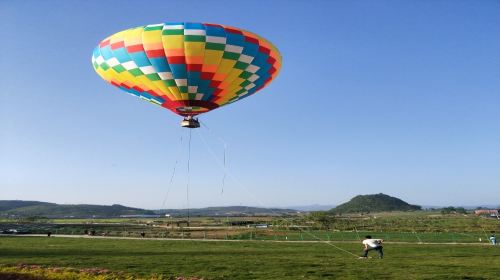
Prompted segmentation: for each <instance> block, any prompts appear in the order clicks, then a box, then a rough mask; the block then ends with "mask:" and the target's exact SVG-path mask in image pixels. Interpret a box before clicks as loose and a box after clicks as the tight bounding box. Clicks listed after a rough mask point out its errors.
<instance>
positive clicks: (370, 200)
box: [330, 193, 422, 213]
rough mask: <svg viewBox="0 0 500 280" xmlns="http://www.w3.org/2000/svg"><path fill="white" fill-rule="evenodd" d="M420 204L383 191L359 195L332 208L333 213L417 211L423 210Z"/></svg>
mask: <svg viewBox="0 0 500 280" xmlns="http://www.w3.org/2000/svg"><path fill="white" fill-rule="evenodd" d="M421 209H422V207H420V206H418V205H411V204H408V203H406V202H404V201H403V200H401V199H399V198H397V197H392V196H389V195H386V194H383V193H379V194H369V195H358V196H355V197H353V198H352V199H351V200H350V201H349V202H346V203H343V204H340V205H339V206H337V207H335V208H333V209H331V210H330V212H333V213H367V212H387V211H415V210H421Z"/></svg>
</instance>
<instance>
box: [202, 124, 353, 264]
mask: <svg viewBox="0 0 500 280" xmlns="http://www.w3.org/2000/svg"><path fill="white" fill-rule="evenodd" d="M204 126H205V127H206V125H204ZM207 128H208V127H207ZM196 132H197V133H198V136H199V137H200V139H201V141H202V142H203V144H204V146H205V147H206V148H207V150H208V151H209V152H210V154H211V155H212V157H213V158H214V159H215V161H216V162H217V163H218V164H219V167H221V168H222V169H224V172H225V173H226V174H227V175H228V176H229V178H231V179H232V180H233V181H234V182H235V183H236V184H238V185H240V187H242V188H243V189H244V190H245V191H246V192H247V193H248V194H249V195H250V196H251V197H253V199H254V200H255V201H256V202H257V203H258V204H260V206H261V207H265V208H266V206H265V205H264V203H262V202H261V201H260V200H259V199H258V197H257V196H256V195H255V194H253V193H252V192H251V191H250V190H249V189H248V188H247V187H246V186H245V185H244V184H243V183H241V182H240V181H239V180H238V179H237V178H236V177H234V176H233V175H232V174H231V173H230V172H228V170H227V169H226V166H225V165H224V164H223V163H222V162H221V160H220V159H219V158H218V157H217V155H216V154H215V152H214V151H213V150H212V148H211V147H210V146H209V145H208V143H207V141H206V140H205V138H204V137H203V135H202V134H201V133H199V132H198V131H196ZM270 211H271V212H272V213H273V214H275V215H276V216H277V217H279V216H280V215H279V214H278V213H276V212H275V211H273V210H272V209H270ZM283 221H289V220H288V219H287V218H282V222H281V223H280V224H282V223H283ZM297 229H299V230H300V231H301V232H302V233H305V234H307V235H309V236H311V237H313V238H314V239H316V240H318V241H319V242H322V243H325V244H326V245H328V246H331V247H333V248H335V249H337V250H339V251H342V252H344V253H346V254H349V255H351V256H353V257H356V258H358V257H359V256H358V255H356V254H354V253H352V252H350V251H348V250H346V249H343V248H340V247H338V246H337V245H335V244H332V243H330V242H329V241H327V240H323V239H322V238H320V237H318V236H316V235H315V234H313V233H311V232H309V231H305V230H303V229H302V228H300V227H297Z"/></svg>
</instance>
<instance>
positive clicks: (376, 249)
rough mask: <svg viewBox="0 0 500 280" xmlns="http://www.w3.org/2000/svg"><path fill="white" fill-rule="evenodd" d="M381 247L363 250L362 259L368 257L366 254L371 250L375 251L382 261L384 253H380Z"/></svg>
mask: <svg viewBox="0 0 500 280" xmlns="http://www.w3.org/2000/svg"><path fill="white" fill-rule="evenodd" d="M382 248H383V247H382V246H378V247H375V248H372V247H368V249H365V250H363V257H365V258H366V257H368V252H369V251H371V250H375V251H377V253H378V256H379V257H380V258H381V259H382V258H383V257H384V251H382Z"/></svg>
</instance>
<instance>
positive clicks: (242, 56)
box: [92, 22, 281, 116]
mask: <svg viewBox="0 0 500 280" xmlns="http://www.w3.org/2000/svg"><path fill="white" fill-rule="evenodd" d="M92 64H93V66H94V69H95V71H96V72H97V73H98V74H99V75H100V76H101V77H102V78H103V79H104V80H106V81H108V82H109V83H111V84H113V85H114V86H116V87H118V88H120V89H122V90H124V91H126V92H128V93H131V94H133V95H136V96H138V97H140V98H143V99H146V100H148V101H150V102H152V103H155V104H157V105H160V106H162V107H165V108H167V109H169V110H171V111H172V112H174V113H176V114H178V115H181V116H190V115H191V116H193V115H198V114H201V113H205V112H208V111H210V110H213V109H215V108H218V107H221V106H224V105H226V104H229V103H232V102H235V101H238V100H240V99H242V98H245V97H247V96H250V95H252V94H254V93H256V92H257V91H259V90H260V89H262V88H263V87H265V86H266V85H267V84H269V82H271V81H272V80H273V79H274V78H275V77H276V75H277V74H278V72H279V70H280V68H281V55H280V53H279V52H278V50H277V49H276V47H274V46H273V45H272V44H271V43H270V42H269V41H267V40H265V39H264V38H262V37H259V36H258V35H256V34H253V33H250V32H248V31H245V30H242V29H238V28H234V27H228V26H223V25H217V24H209V23H187V22H180V23H161V24H152V25H146V26H141V27H136V28H132V29H128V30H124V31H121V32H118V33H116V34H113V35H111V36H109V37H108V38H106V39H104V40H103V41H102V42H101V43H100V44H99V45H98V46H97V47H96V48H95V49H94V52H93V55H92Z"/></svg>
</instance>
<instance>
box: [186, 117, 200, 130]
mask: <svg viewBox="0 0 500 280" xmlns="http://www.w3.org/2000/svg"><path fill="white" fill-rule="evenodd" d="M181 126H182V127H187V128H198V127H200V122H199V121H198V120H197V119H195V118H193V117H191V116H189V117H187V118H184V119H183V120H182V121H181Z"/></svg>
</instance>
